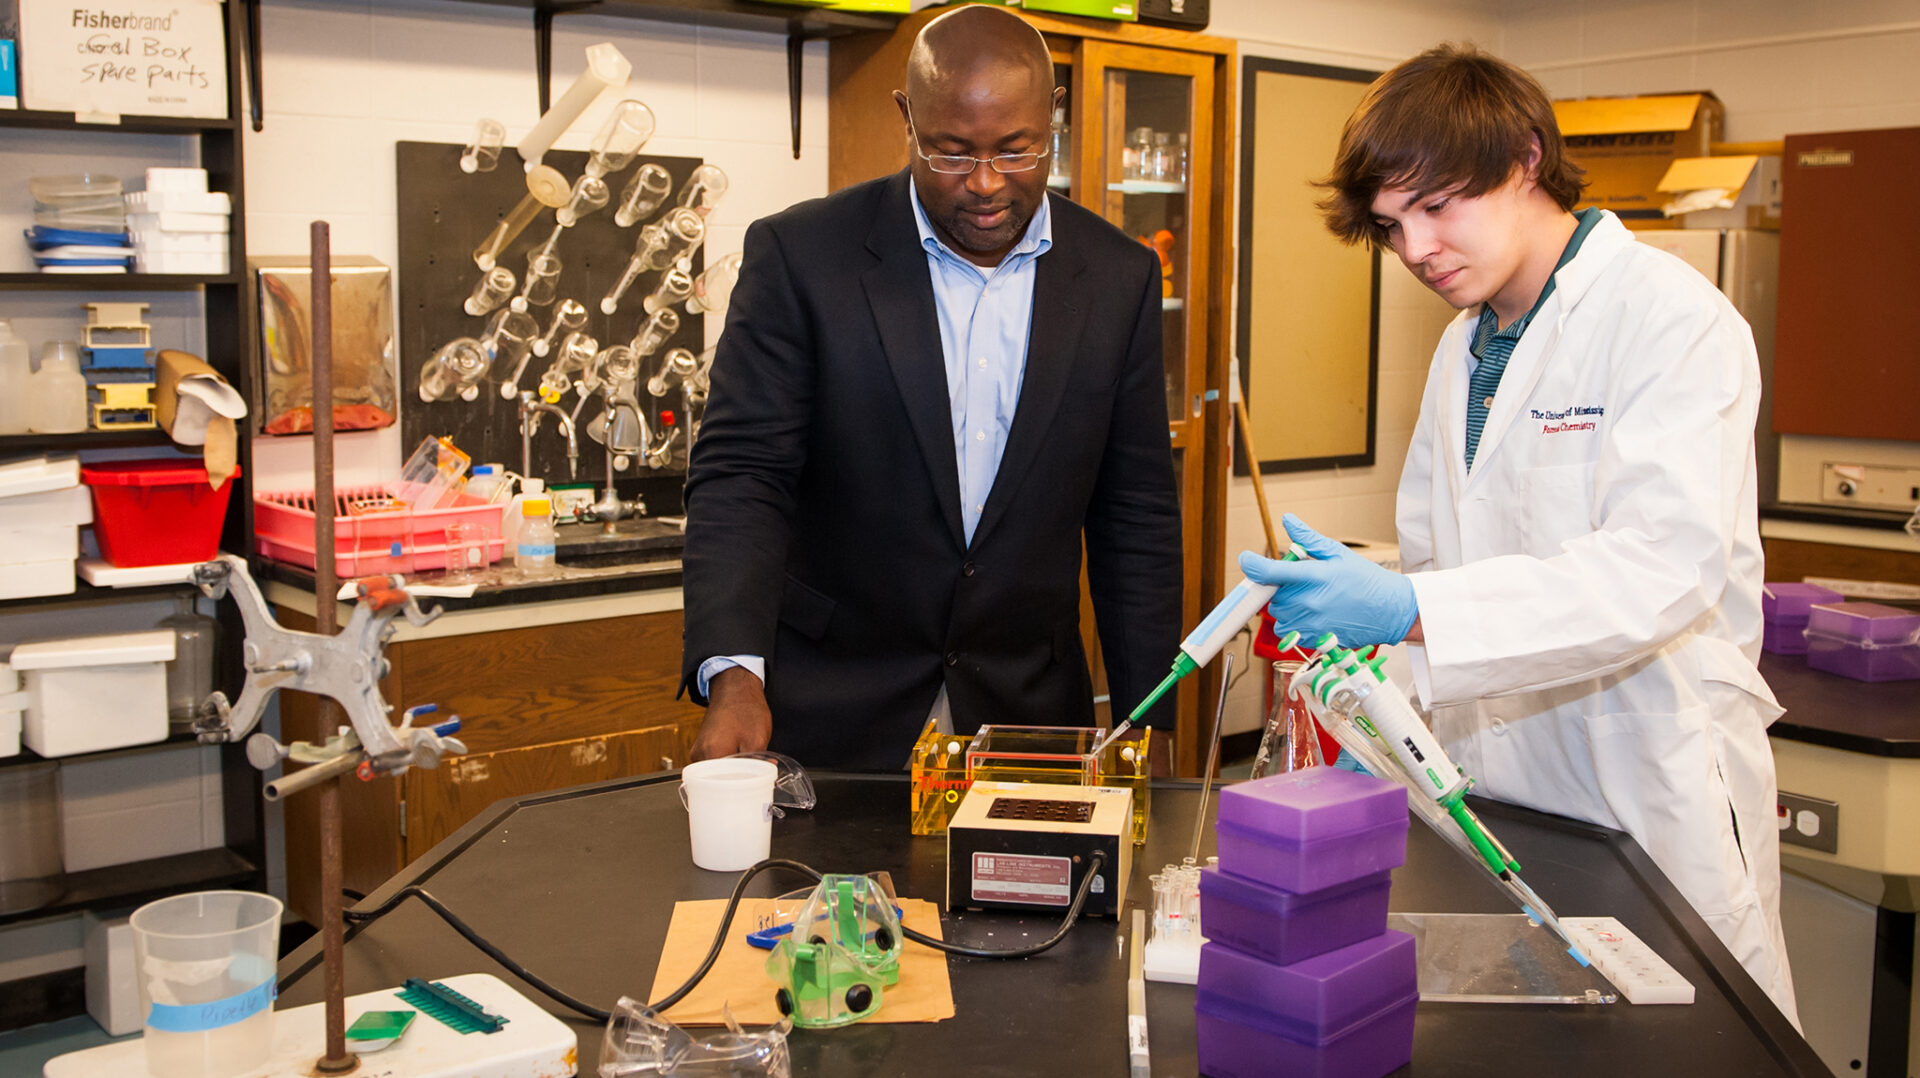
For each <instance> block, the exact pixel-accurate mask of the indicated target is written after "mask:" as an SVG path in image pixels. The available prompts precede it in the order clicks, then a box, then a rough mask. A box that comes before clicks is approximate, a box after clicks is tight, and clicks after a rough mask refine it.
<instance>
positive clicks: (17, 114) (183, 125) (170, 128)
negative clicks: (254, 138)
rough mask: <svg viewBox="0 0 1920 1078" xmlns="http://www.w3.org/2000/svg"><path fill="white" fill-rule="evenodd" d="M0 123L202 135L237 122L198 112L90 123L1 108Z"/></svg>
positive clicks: (226, 129) (50, 128)
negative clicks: (184, 114)
mask: <svg viewBox="0 0 1920 1078" xmlns="http://www.w3.org/2000/svg"><path fill="white" fill-rule="evenodd" d="M0 127H26V128H38V129H40V130H43V131H96V132H99V133H100V134H103V135H125V134H137V135H203V134H206V133H207V132H209V131H223V132H232V131H235V130H237V129H238V125H237V124H236V123H235V122H234V121H233V120H230V119H209V118H206V117H197V116H122V117H120V119H119V122H117V123H90V122H87V121H83V120H77V119H75V118H74V115H73V113H71V112H44V111H41V110H39V109H0Z"/></svg>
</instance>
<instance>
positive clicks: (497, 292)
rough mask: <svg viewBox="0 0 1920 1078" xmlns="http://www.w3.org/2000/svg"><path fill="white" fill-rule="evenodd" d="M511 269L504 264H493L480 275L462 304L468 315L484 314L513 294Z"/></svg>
mask: <svg viewBox="0 0 1920 1078" xmlns="http://www.w3.org/2000/svg"><path fill="white" fill-rule="evenodd" d="M513 284H514V282H513V271H512V270H510V269H508V268H507V267H505V266H494V267H493V268H491V269H489V270H487V271H486V272H485V273H482V274H481V275H480V280H479V282H478V283H476V284H475V285H474V286H473V291H472V292H470V293H468V294H467V302H466V303H465V304H464V306H465V307H466V311H467V313H468V314H470V315H474V316H476V317H477V316H479V315H483V314H486V313H487V312H488V311H491V310H493V309H494V308H495V307H498V306H500V305H501V304H502V303H505V302H506V301H507V297H508V296H511V295H513Z"/></svg>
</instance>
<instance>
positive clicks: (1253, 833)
mask: <svg viewBox="0 0 1920 1078" xmlns="http://www.w3.org/2000/svg"><path fill="white" fill-rule="evenodd" d="M1214 833H1215V836H1216V838H1217V839H1218V844H1219V853H1220V868H1221V870H1222V871H1225V872H1230V873H1232V874H1233V875H1235V876H1240V877H1244V878H1246V879H1249V880H1255V881H1258V882H1260V883H1264V884H1266V885H1268V886H1269V887H1278V888H1280V889H1281V890H1284V891H1292V892H1294V893H1296V894H1298V893H1301V892H1307V891H1318V890H1320V889H1322V888H1325V887H1332V886H1334V885H1336V884H1342V883H1346V882H1348V881H1350V880H1354V879H1358V878H1359V877H1361V876H1371V875H1373V874H1374V873H1376V872H1382V871H1385V870H1387V869H1391V868H1396V867H1398V866H1399V865H1400V864H1402V863H1403V862H1405V861H1406V858H1407V793H1406V791H1405V790H1404V789H1402V788H1401V787H1400V786H1399V785H1398V784H1397V783H1393V782H1388V781H1387V780H1385V779H1378V778H1375V777H1373V776H1372V775H1362V774H1359V773H1357V772H1353V771H1343V770H1341V769H1339V768H1337V767H1313V768H1308V769H1306V770H1304V771H1294V772H1289V773H1288V774H1284V775H1272V776H1269V777H1267V778H1263V779H1254V780H1253V781H1251V782H1242V783H1238V784H1236V785H1233V786H1229V787H1227V788H1226V789H1224V790H1222V791H1220V811H1219V818H1218V821H1217V823H1216V825H1215V828H1214ZM1202 923H1204V915H1203V921H1202Z"/></svg>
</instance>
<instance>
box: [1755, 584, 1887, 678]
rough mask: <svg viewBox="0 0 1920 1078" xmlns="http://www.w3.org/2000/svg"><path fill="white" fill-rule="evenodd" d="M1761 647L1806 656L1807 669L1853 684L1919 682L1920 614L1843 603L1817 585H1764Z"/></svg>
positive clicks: (1869, 604)
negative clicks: (1849, 679) (1835, 676)
mask: <svg viewBox="0 0 1920 1078" xmlns="http://www.w3.org/2000/svg"><path fill="white" fill-rule="evenodd" d="M1760 613H1761V616H1762V618H1763V619H1764V624H1765V630H1764V635H1763V636H1762V637H1761V641H1760V647H1761V648H1762V649H1763V650H1766V651H1771V652H1773V653H1774V654H1776V655H1805V656H1806V657H1807V665H1808V666H1810V667H1812V668H1813V669H1815V670H1824V671H1826V672H1827V673H1829V674H1839V675H1841V676H1843V677H1850V678H1853V679H1854V680H1856V681H1903V680H1908V679H1912V678H1920V614H1916V613H1914V612H1913V611H1911V610H1902V609H1900V608H1899V607H1893V606H1884V605H1882V604H1880V603H1862V602H1847V601H1846V596H1844V595H1841V594H1840V593H1839V592H1837V591H1830V590H1828V589H1826V588H1823V587H1820V586H1819V585H1817V584H1768V585H1766V587H1765V588H1763V589H1762V590H1761V592H1760Z"/></svg>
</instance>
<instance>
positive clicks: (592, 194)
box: [553, 173, 608, 228]
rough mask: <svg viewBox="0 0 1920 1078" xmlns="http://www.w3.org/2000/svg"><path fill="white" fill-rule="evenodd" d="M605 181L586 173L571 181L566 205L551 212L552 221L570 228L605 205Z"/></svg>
mask: <svg viewBox="0 0 1920 1078" xmlns="http://www.w3.org/2000/svg"><path fill="white" fill-rule="evenodd" d="M607 197H608V196H607V181H605V180H603V179H601V178H600V177H598V176H595V175H593V174H592V173H588V174H586V175H584V176H582V177H580V178H579V179H577V180H575V181H573V190H572V191H571V192H569V193H568V195H567V204H566V205H564V206H562V207H560V208H559V209H557V210H555V211H553V219H554V220H555V221H558V222H560V224H561V226H562V227H564V228H572V227H573V226H574V225H575V224H576V223H577V222H578V221H579V220H580V218H582V217H585V216H586V215H588V214H590V213H592V212H593V211H595V210H597V209H599V208H600V207H602V206H604V205H606V204H607Z"/></svg>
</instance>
